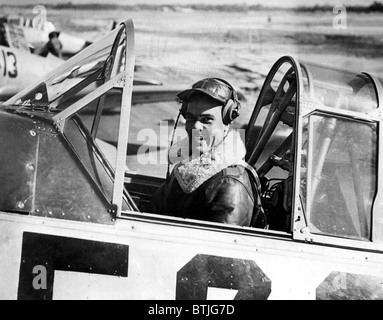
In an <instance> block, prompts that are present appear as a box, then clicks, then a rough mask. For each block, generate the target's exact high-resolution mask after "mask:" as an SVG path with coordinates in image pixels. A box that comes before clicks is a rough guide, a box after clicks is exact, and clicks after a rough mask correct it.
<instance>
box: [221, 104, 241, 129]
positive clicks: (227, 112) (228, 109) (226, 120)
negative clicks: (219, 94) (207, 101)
mask: <svg viewBox="0 0 383 320" xmlns="http://www.w3.org/2000/svg"><path fill="white" fill-rule="evenodd" d="M237 109H238V106H237V103H235V101H234V100H233V99H229V100H228V101H227V103H226V105H225V106H224V107H223V109H222V119H223V124H224V125H226V126H227V125H229V124H230V123H232V122H233V121H234V120H235V119H236V118H237V117H238V116H239V112H238V111H239V110H237Z"/></svg>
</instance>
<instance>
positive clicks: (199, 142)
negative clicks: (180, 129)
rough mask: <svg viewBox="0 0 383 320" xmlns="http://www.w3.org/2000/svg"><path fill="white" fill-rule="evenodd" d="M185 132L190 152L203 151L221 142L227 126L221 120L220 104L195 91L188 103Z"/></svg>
mask: <svg viewBox="0 0 383 320" xmlns="http://www.w3.org/2000/svg"><path fill="white" fill-rule="evenodd" d="M185 129H186V132H187V134H188V137H189V148H190V150H191V153H193V154H196V153H200V154H201V153H205V152H207V151H209V150H211V148H212V147H213V146H216V145H218V144H219V143H220V142H222V140H223V137H224V130H225V129H227V126H225V125H224V124H223V121H222V106H221V105H220V103H219V102H218V101H216V100H215V99H213V98H211V97H209V96H208V95H205V94H203V93H195V94H194V95H193V96H192V97H191V99H190V100H189V103H188V108H187V113H186V125H185Z"/></svg>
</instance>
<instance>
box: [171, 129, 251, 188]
mask: <svg viewBox="0 0 383 320" xmlns="http://www.w3.org/2000/svg"><path fill="white" fill-rule="evenodd" d="M188 148H189V142H188V138H185V139H183V140H181V141H180V142H179V143H177V144H175V145H174V146H173V147H172V148H171V149H170V150H169V159H170V161H171V160H173V162H172V161H171V163H172V164H174V163H176V165H175V167H174V174H175V177H176V179H177V181H178V183H179V185H180V186H181V188H182V190H183V191H184V192H185V193H187V194H189V193H192V192H193V191H194V190H196V189H197V188H198V187H199V186H200V185H201V184H203V183H204V182H205V181H207V180H208V179H210V178H211V177H213V176H214V175H216V174H217V173H219V172H220V171H222V170H223V169H226V168H227V167H230V166H232V165H234V164H241V163H244V161H243V158H244V157H245V155H246V148H245V145H244V143H243V141H242V139H241V136H240V134H239V133H238V132H237V131H235V130H230V131H229V133H228V135H227V136H226V138H225V139H224V141H223V142H222V143H221V144H219V145H218V146H215V147H214V148H212V150H210V151H208V152H205V153H204V154H202V155H200V156H198V157H196V156H194V157H193V156H191V157H188V156H186V155H188V153H187V152H185V150H188ZM180 151H181V152H180ZM174 160H175V161H174Z"/></svg>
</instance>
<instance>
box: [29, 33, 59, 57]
mask: <svg viewBox="0 0 383 320" xmlns="http://www.w3.org/2000/svg"><path fill="white" fill-rule="evenodd" d="M59 36H60V32H59V31H52V32H51V33H49V41H48V42H47V43H46V44H44V45H43V46H42V47H41V48H39V49H37V50H36V51H35V54H37V55H39V56H42V57H46V56H47V55H48V54H49V53H51V54H53V55H54V56H56V57H59V58H62V48H63V45H62V43H61V41H60V40H59Z"/></svg>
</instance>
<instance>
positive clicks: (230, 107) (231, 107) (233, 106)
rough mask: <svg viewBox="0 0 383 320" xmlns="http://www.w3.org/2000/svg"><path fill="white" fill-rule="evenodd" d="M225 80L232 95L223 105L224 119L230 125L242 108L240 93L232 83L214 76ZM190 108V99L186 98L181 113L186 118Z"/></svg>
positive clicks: (221, 80) (224, 122)
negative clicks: (239, 98) (238, 93)
mask: <svg viewBox="0 0 383 320" xmlns="http://www.w3.org/2000/svg"><path fill="white" fill-rule="evenodd" d="M212 79H215V80H218V81H220V82H223V83H224V84H225V85H226V86H227V87H228V88H229V89H230V91H231V97H230V98H229V99H228V100H227V101H226V103H225V105H224V106H223V107H222V121H223V124H224V125H226V126H227V125H229V124H230V123H232V122H233V121H234V120H235V119H236V118H238V116H239V114H240V113H239V111H240V109H241V104H240V102H239V100H238V95H237V92H236V91H235V89H234V88H233V87H232V85H231V84H230V83H228V82H227V81H225V80H223V79H220V78H212ZM187 108H188V101H187V100H185V101H183V102H182V105H181V109H180V113H181V115H182V116H183V117H184V118H186V113H187Z"/></svg>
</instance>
